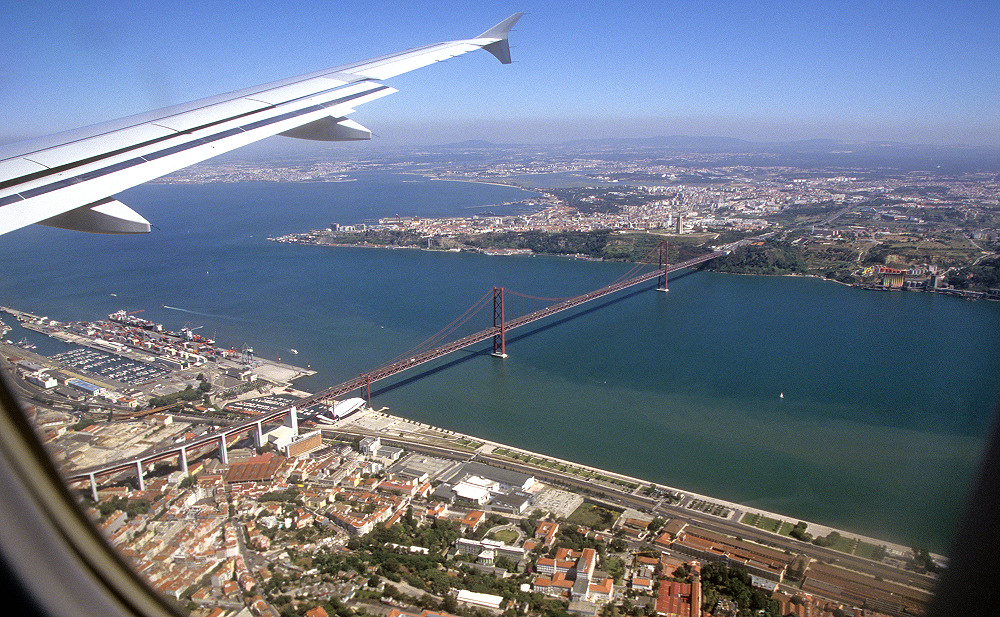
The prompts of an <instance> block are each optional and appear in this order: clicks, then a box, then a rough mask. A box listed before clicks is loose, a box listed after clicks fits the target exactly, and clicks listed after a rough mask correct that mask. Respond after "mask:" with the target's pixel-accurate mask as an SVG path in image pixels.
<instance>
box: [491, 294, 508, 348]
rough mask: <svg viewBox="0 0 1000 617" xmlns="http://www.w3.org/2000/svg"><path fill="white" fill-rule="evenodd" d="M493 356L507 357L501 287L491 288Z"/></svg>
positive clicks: (505, 323) (505, 322) (505, 324)
mask: <svg viewBox="0 0 1000 617" xmlns="http://www.w3.org/2000/svg"><path fill="white" fill-rule="evenodd" d="M493 356H495V357H497V358H506V357H507V321H506V319H505V318H504V312H503V287H494V288H493Z"/></svg>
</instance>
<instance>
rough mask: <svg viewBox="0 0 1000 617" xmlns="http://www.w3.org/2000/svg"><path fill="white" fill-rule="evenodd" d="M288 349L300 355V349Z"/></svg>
mask: <svg viewBox="0 0 1000 617" xmlns="http://www.w3.org/2000/svg"><path fill="white" fill-rule="evenodd" d="M288 351H290V352H292V353H293V354H295V355H296V356H297V355H299V350H298V349H289V350H288Z"/></svg>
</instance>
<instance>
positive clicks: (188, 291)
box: [0, 173, 1000, 551]
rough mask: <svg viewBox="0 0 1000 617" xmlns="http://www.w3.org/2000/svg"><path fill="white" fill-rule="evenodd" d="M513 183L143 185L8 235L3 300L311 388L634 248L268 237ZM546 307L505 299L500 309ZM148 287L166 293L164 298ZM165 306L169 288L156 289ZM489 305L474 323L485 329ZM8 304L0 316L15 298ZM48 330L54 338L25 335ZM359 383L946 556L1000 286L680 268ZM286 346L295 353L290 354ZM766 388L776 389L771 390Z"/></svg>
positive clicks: (432, 207) (417, 412)
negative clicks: (436, 248)
mask: <svg viewBox="0 0 1000 617" xmlns="http://www.w3.org/2000/svg"><path fill="white" fill-rule="evenodd" d="M525 196H528V194H527V193H524V192H522V191H519V190H517V189H511V188H507V187H498V186H490V185H482V184H469V183H456V182H436V181H425V180H421V179H419V178H417V177H415V176H404V175H390V174H375V173H372V174H361V175H359V176H357V179H356V181H354V182H341V183H294V184H288V183H285V184H282V183H238V184H211V185H146V186H142V187H137V188H135V189H132V190H130V191H128V192H126V193H125V194H124V195H123V196H122V197H121V199H122V201H124V202H125V203H127V204H129V205H131V206H133V207H134V208H136V209H137V210H139V211H140V212H142V213H144V214H145V215H146V216H147V218H149V219H150V220H151V221H152V222H153V224H154V225H156V226H157V227H158V228H159V229H158V230H156V231H154V233H152V234H148V235H145V236H141V237H113V236H111V237H109V236H94V235H90V234H79V233H73V232H65V231H61V230H54V229H47V228H38V227H35V228H29V229H23V230H19V231H17V232H14V233H12V234H8V235H6V236H4V237H2V238H0V258H2V259H4V263H5V264H8V266H7V267H6V268H5V274H4V277H3V280H2V281H0V304H5V305H10V306H13V307H15V308H20V309H23V310H28V311H31V312H35V313H39V314H47V315H49V316H51V317H53V318H55V319H60V320H77V319H79V320H96V319H101V318H103V317H104V316H106V315H107V314H108V313H110V312H112V311H114V310H117V309H120V308H125V309H128V310H138V309H146V311H145V312H144V313H143V314H142V315H141V316H142V317H145V318H148V319H152V320H154V321H157V322H161V323H163V324H165V325H166V326H168V327H170V328H172V329H179V328H181V327H182V326H185V325H188V326H191V327H194V326H203V329H202V330H201V332H202V333H204V334H205V335H207V336H212V337H214V338H216V339H217V340H218V341H219V342H220V343H228V344H230V345H232V346H234V347H237V348H239V347H241V346H242V345H243V344H248V345H250V346H252V347H254V349H255V350H256V352H257V353H258V355H263V356H265V357H270V358H275V357H277V356H280V357H281V358H282V359H283V360H285V361H291V362H293V363H296V364H300V365H303V366H304V365H306V364H307V363H308V364H309V365H310V366H311V368H313V369H314V370H317V371H319V373H318V374H317V375H315V376H313V377H310V378H308V379H305V380H302V381H300V382H299V385H300V386H301V387H303V388H305V389H313V390H316V389H320V388H323V387H325V386H329V385H332V384H335V383H339V382H341V381H344V380H346V379H348V378H350V377H353V376H356V375H358V374H359V373H362V372H364V371H365V370H367V369H369V368H372V367H373V366H375V365H377V364H380V363H382V362H384V361H386V360H389V359H391V358H394V357H396V356H397V355H399V354H402V353H405V352H406V351H407V350H408V349H410V348H411V347H413V346H415V345H417V344H419V343H421V342H422V341H424V340H425V339H426V338H427V337H429V336H431V335H432V334H434V333H435V332H437V331H438V330H439V329H441V328H442V327H443V326H444V325H446V324H447V323H448V322H450V321H451V320H452V319H454V318H455V317H458V316H459V315H460V314H461V313H462V312H463V311H465V309H466V308H467V307H468V306H470V305H471V304H473V303H474V302H475V301H476V300H477V299H478V298H480V297H482V296H483V295H484V294H485V293H487V292H488V291H489V290H490V289H492V287H493V286H494V285H496V286H503V287H505V288H507V289H510V290H516V291H518V292H521V293H524V294H528V295H533V296H544V297H566V296H571V295H576V294H579V293H582V292H585V291H589V290H591V289H594V288H597V287H600V286H602V285H605V284H607V283H609V282H611V281H612V280H614V279H616V278H617V277H618V276H620V275H621V274H623V273H624V272H625V271H626V270H628V268H629V267H630V266H629V265H627V264H618V263H601V262H588V261H575V260H570V259H562V258H550V257H489V256H484V255H475V254H464V253H463V254H456V253H437V252H428V251H416V250H379V249H365V248H321V247H310V246H297V245H284V244H277V243H273V242H268V241H267V240H266V237H267V236H271V235H278V234H283V233H288V232H293V231H304V230H306V229H312V228H317V227H324V226H327V225H329V224H330V223H332V222H340V223H357V222H362V221H363V220H365V219H371V218H376V217H379V216H394V215H396V214H399V215H402V216H408V215H418V216H444V215H470V214H474V213H487V212H495V213H503V212H507V211H510V209H509V208H507V207H499V206H496V205H495V204H501V203H503V202H507V201H514V200H518V199H521V198H523V197H525ZM544 304H545V303H543V302H538V301H532V300H525V299H521V298H518V297H515V296H513V295H511V294H508V295H507V314H508V315H509V316H511V315H514V316H516V315H519V314H522V313H524V312H526V311H528V310H533V309H536V308H540V307H541V306H543V305H544ZM164 305H165V306H164ZM166 307H172V308H166ZM488 311H489V308H487V311H485V312H483V313H482V314H480V315H478V316H476V317H475V318H473V319H472V320H471V321H470V323H469V324H468V325H467V327H466V330H464V331H463V332H468V331H471V330H479V329H482V328H484V327H487V326H488V325H491V324H492V314H490V313H489V312H488ZM8 321H9V318H8ZM33 342H36V343H37V344H39V350H40V351H46V352H50V353H54V352H55V351H59V350H60V349H61V347H59V346H60V345H62V344H61V343H56V342H54V341H49V340H47V339H43V340H39V339H37V338H35V339H33ZM486 347H487V344H484V345H482V346H479V347H474V348H471V349H469V350H465V351H460V352H457V353H456V354H453V355H452V356H448V357H446V358H443V359H442V360H439V361H437V363H434V364H431V365H425V366H424V367H422V368H421V369H418V371H419V372H418V373H415V374H412V375H411V374H408V373H406V374H403V375H400V376H398V377H397V378H395V380H394V381H389V382H388V383H385V382H380V383H378V384H375V386H373V395H374V401H373V402H374V403H375V405H376V407H379V406H388V407H389V408H390V409H391V410H392V412H393V413H395V414H398V415H402V416H405V417H409V418H413V419H416V420H420V421H424V422H428V423H431V424H435V425H440V426H443V427H447V428H451V429H454V430H457V431H462V432H466V433H470V434H473V435H479V436H482V437H485V438H489V439H493V440H497V441H500V442H505V443H510V444H513V445H517V446H520V447H524V448H528V449H531V450H536V451H539V452H544V453H547V454H550V455H553V456H558V457H561V458H566V459H571V460H576V461H579V462H581V463H586V464H589V465H594V466H597V467H602V468H607V469H611V470H614V471H618V472H622V473H626V474H629V475H633V476H637V477H640V478H645V479H649V480H653V481H658V482H662V483H665V484H669V485H671V486H674V487H676V488H679V489H681V490H690V491H695V492H699V493H703V494H708V495H713V496H716V497H719V498H723V499H727V500H730V501H735V502H740V503H745V504H748V505H752V506H755V507H759V508H763V509H767V510H772V511H776V512H781V513H785V514H788V515H790V516H792V517H797V518H802V519H805V520H810V521H815V522H817V523H822V524H828V525H832V526H835V527H839V528H842V529H846V530H849V531H854V532H858V533H863V534H866V535H871V536H875V537H879V538H884V539H886V540H890V541H895V542H900V543H903V544H923V545H927V546H929V547H930V548H931V549H932V550H936V551H944V550H945V549H946V548H947V544H948V540H949V537H950V534H951V532H952V528H953V525H954V522H955V520H956V518H957V516H958V514H959V512H960V510H961V507H962V503H963V500H964V498H965V496H966V493H967V490H968V487H969V484H970V482H971V481H972V477H973V473H974V470H975V466H976V464H977V460H978V458H979V455H980V454H981V450H982V448H983V446H984V441H985V437H986V434H987V433H988V431H989V428H990V426H991V424H992V422H993V419H994V408H995V403H996V396H997V391H998V387H997V386H998V381H997V376H998V375H1000V354H998V353H997V350H998V349H1000V303H993V302H969V301H963V300H958V299H954V298H946V297H940V296H936V295H931V294H920V293H908V292H907V293H879V292H871V291H862V290H857V289H852V288H849V287H844V286H841V285H838V284H835V283H830V282H826V281H821V280H817V279H811V278H787V277H748V276H734V275H722V274H712V273H706V272H689V273H685V274H682V275H681V276H679V277H675V278H673V279H672V280H671V282H670V291H669V292H668V293H666V294H663V293H658V292H656V291H655V290H653V289H652V286H651V285H650V286H647V287H641V288H633V289H632V290H630V291H626V292H621V293H619V294H616V295H615V296H611V297H610V298H605V299H603V300H599V301H597V302H595V303H592V304H588V305H584V306H583V307H579V308H577V309H575V310H573V311H569V312H567V313H562V314H560V315H558V316H556V317H553V318H550V320H547V321H541V322H537V323H534V324H531V325H529V326H525V327H524V328H522V329H520V330H515V331H513V332H511V333H510V334H509V337H508V341H507V353H508V354H509V357H508V358H507V359H506V360H499V359H496V358H493V357H491V356H490V355H489V354H488V351H489V350H488V349H487V348H486ZM293 348H294V349H296V350H298V351H299V354H298V355H292V354H291V352H290V350H291V349H293ZM782 394H783V395H784V396H783V397H782Z"/></svg>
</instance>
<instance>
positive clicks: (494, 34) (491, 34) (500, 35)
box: [476, 13, 524, 64]
mask: <svg viewBox="0 0 1000 617" xmlns="http://www.w3.org/2000/svg"><path fill="white" fill-rule="evenodd" d="M522 15H524V13H514V14H513V15H511V16H510V17H508V18H507V19H505V20H503V21H502V22H500V23H498V24H497V25H495V26H493V27H492V28H490V29H489V30H487V31H486V32H483V33H482V34H480V35H479V36H477V37H476V38H477V39H497V40H496V41H493V42H492V43H488V44H486V45H483V49H485V50H486V51H488V52H490V53H491V54H493V55H494V56H496V58H497V60H499V61H500V62H502V63H504V64H510V45H509V44H508V43H507V35H508V34H510V29H511V28H513V27H514V24H516V23H517V20H519V19H521V16H522Z"/></svg>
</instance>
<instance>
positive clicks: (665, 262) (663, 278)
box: [656, 240, 670, 292]
mask: <svg viewBox="0 0 1000 617" xmlns="http://www.w3.org/2000/svg"><path fill="white" fill-rule="evenodd" d="M669 249H670V244H669V243H668V242H667V241H666V240H664V241H662V242H660V268H662V269H663V272H662V273H661V274H660V277H659V279H657V281H656V291H664V292H665V291H669V289H668V288H667V276H668V274H669V270H670V258H669V257H668V256H667V251H668V250H669Z"/></svg>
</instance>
